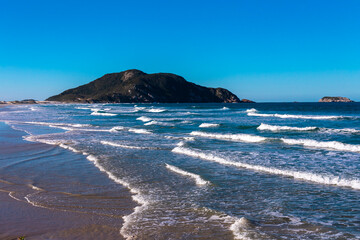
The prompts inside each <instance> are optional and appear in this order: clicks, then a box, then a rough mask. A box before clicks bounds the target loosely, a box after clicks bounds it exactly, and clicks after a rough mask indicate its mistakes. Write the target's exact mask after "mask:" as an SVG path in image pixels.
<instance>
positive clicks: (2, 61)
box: [0, 0, 360, 101]
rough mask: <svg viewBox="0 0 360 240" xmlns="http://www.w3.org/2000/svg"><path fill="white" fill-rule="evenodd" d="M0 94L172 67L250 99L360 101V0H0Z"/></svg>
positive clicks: (53, 89) (49, 90) (19, 95)
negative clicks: (328, 97) (338, 98)
mask: <svg viewBox="0 0 360 240" xmlns="http://www.w3.org/2000/svg"><path fill="white" fill-rule="evenodd" d="M0 33H1V35H0V36H1V37H0V100H14V99H19V100H20V99H24V98H35V99H39V100H43V99H45V98H47V97H49V96H51V95H54V94H57V93H60V92H62V91H63V90H66V89H68V88H72V87H76V86H78V85H80V84H85V83H87V82H89V81H91V80H94V79H96V78H98V77H101V76H102V75H104V74H105V73H110V72H120V71H123V70H127V69H132V68H137V69H140V70H142V71H144V72H147V73H154V72H172V73H175V74H179V75H181V76H183V77H185V78H186V79H187V80H189V81H192V82H195V83H197V84H201V85H206V86H211V87H225V88H228V89H229V90H231V91H232V92H234V93H235V94H237V95H238V96H239V97H240V98H248V99H252V100H255V101H317V100H318V99H319V98H321V97H322V96H324V95H336V96H337V95H342V96H347V97H350V98H352V99H354V100H360V1H357V0H354V1H351V0H346V1H341V0H338V1H332V0H324V1H322V0H321V1H320V0H318V1H316V0H311V1H308V0H292V1H289V0H284V1H278V0H271V1H268V0H263V1H257V0H248V1H241V0H237V1H226V0H225V1H211V0H208V1H196V0H191V1H188V0H181V1H177V0H174V1H169V0H164V1H156V0H155V1H136V0H132V1H121V0H119V1H107V0H103V1H91V0H88V1H68V0H63V1H49V0H44V1H38V0H32V1H28V0H19V1H17V0H2V1H1V7H0Z"/></svg>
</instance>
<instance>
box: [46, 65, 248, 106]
mask: <svg viewBox="0 0 360 240" xmlns="http://www.w3.org/2000/svg"><path fill="white" fill-rule="evenodd" d="M47 101H58V102H79V103H153V102H158V103H189V102H192V103H210V102H214V103H238V102H242V101H241V100H240V99H239V98H238V97H237V96H236V95H235V94H233V93H231V92H230V91H228V90H226V89H224V88H208V87H203V86H200V85H197V84H194V83H191V82H188V81H186V80H185V79H184V78H183V77H181V76H178V75H175V74H171V73H155V74H146V73H144V72H142V71H140V70H136V69H132V70H127V71H123V72H119V73H110V74H106V75H104V76H102V77H101V78H98V79H96V80H94V81H92V82H90V83H88V84H85V85H82V86H79V87H77V88H73V89H69V90H66V91H64V92H63V93H61V94H59V95H56V96H52V97H50V98H48V99H47ZM243 102H252V101H250V100H244V101H243Z"/></svg>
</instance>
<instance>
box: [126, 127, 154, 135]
mask: <svg viewBox="0 0 360 240" xmlns="http://www.w3.org/2000/svg"><path fill="white" fill-rule="evenodd" d="M129 132H133V133H139V134H151V133H152V132H150V131H149V130H146V129H142V128H129Z"/></svg>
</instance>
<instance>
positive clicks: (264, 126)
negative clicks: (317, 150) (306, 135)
mask: <svg viewBox="0 0 360 240" xmlns="http://www.w3.org/2000/svg"><path fill="white" fill-rule="evenodd" d="M257 129H258V130H269V131H273V132H278V131H314V130H317V129H319V128H318V127H288V126H276V125H269V124H265V123H261V124H260V126H259V127H257Z"/></svg>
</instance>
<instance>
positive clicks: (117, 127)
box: [109, 126, 125, 132]
mask: <svg viewBox="0 0 360 240" xmlns="http://www.w3.org/2000/svg"><path fill="white" fill-rule="evenodd" d="M124 129H125V128H124V127H123V126H115V127H113V128H111V129H110V130H109V132H117V131H121V130H124Z"/></svg>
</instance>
